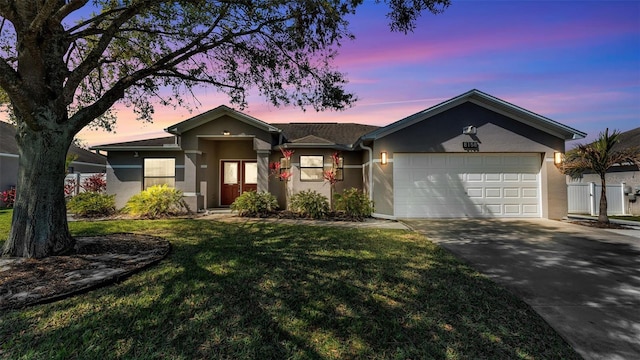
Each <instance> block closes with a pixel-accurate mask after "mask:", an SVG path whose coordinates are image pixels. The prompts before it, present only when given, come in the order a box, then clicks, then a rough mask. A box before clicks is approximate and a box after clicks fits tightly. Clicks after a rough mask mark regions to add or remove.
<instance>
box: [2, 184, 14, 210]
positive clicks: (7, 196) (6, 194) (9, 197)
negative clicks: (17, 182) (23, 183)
mask: <svg viewBox="0 0 640 360" xmlns="http://www.w3.org/2000/svg"><path fill="white" fill-rule="evenodd" d="M0 200H2V202H3V203H4V206H6V207H8V208H10V207H13V203H15V202H16V188H14V187H12V188H11V189H9V190H5V191H3V192H1V193H0Z"/></svg>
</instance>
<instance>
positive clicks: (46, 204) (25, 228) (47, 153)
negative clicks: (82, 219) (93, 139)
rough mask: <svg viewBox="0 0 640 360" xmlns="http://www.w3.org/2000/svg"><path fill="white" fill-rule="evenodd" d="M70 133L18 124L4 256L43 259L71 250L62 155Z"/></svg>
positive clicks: (64, 154) (66, 149) (72, 243)
mask: <svg viewBox="0 0 640 360" xmlns="http://www.w3.org/2000/svg"><path fill="white" fill-rule="evenodd" d="M72 138H73V135H69V134H68V133H65V132H64V131H62V130H60V129H40V130H37V131H34V130H33V129H30V128H28V127H27V126H25V125H22V126H18V128H17V134H16V140H17V143H18V150H19V155H20V158H19V167H18V182H17V185H16V187H17V194H16V200H15V204H14V209H13V219H12V223H11V232H10V233H9V239H8V241H7V242H6V244H5V247H4V250H3V255H4V256H17V257H29V258H43V257H47V256H52V255H61V254H65V253H69V252H70V251H71V250H73V247H74V245H75V240H74V239H73V238H72V237H71V234H70V233H69V227H68V224H67V209H66V204H65V199H64V178H65V168H64V167H65V158H66V154H67V151H68V149H69V145H70V144H71V140H72Z"/></svg>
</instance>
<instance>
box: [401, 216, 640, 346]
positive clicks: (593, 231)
mask: <svg viewBox="0 0 640 360" xmlns="http://www.w3.org/2000/svg"><path fill="white" fill-rule="evenodd" d="M404 222H405V223H406V224H407V225H408V226H409V227H411V228H413V229H414V230H416V231H419V232H421V233H423V234H424V235H426V236H427V237H428V238H429V239H430V240H432V241H434V242H436V243H437V244H439V245H441V246H442V247H444V248H445V249H447V250H449V251H451V252H452V253H453V254H455V255H456V256H458V257H459V258H461V259H462V260H464V261H466V262H467V263H468V264H469V265H471V266H473V267H474V268H476V269H477V270H479V271H480V272H482V273H484V274H485V275H487V276H488V277H490V278H492V279H494V280H495V281H496V282H498V283H500V284H502V285H503V286H505V287H506V288H508V289H510V290H511V291H512V292H513V293H514V294H516V295H517V296H519V297H520V298H522V299H523V300H524V301H526V302H527V303H528V304H529V305H530V306H532V307H533V309H534V310H535V311H536V312H538V314H540V315H541V316H542V317H543V318H544V319H545V320H546V321H547V322H548V323H549V324H550V325H551V326H552V327H553V328H554V329H555V330H556V331H557V332H558V333H560V334H561V335H562V336H563V337H564V338H565V339H566V340H567V341H568V342H569V343H570V344H571V345H572V346H573V347H574V348H575V349H576V351H578V353H580V354H581V355H582V356H583V357H584V358H585V359H640V230H625V231H621V232H620V231H619V232H616V231H610V230H603V229H597V228H592V227H586V226H582V225H576V224H571V223H566V222H560V221H552V220H544V219H532V220H502V219H499V220H497V219H491V220H483V219H473V220H470V219H460V220H458V219H456V220H404Z"/></svg>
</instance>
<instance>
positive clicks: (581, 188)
mask: <svg viewBox="0 0 640 360" xmlns="http://www.w3.org/2000/svg"><path fill="white" fill-rule="evenodd" d="M624 187H625V183H622V184H608V185H607V213H608V214H609V215H628V214H627V212H626V203H627V201H626V196H625V194H624ZM601 193H602V185H599V184H596V183H593V182H590V183H570V184H568V185H567V195H568V200H569V214H589V215H592V216H597V215H598V213H599V211H600V194H601Z"/></svg>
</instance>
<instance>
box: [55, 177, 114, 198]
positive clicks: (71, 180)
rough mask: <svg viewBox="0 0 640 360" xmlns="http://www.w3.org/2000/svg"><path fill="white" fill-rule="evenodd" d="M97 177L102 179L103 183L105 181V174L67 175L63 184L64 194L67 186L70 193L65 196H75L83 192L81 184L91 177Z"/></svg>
mask: <svg viewBox="0 0 640 360" xmlns="http://www.w3.org/2000/svg"><path fill="white" fill-rule="evenodd" d="M96 175H99V176H100V177H102V179H103V180H104V181H107V174H105V173H83V174H80V173H74V174H67V176H66V177H65V178H64V183H65V192H66V191H67V189H66V188H67V186H68V187H69V189H70V192H69V193H67V194H66V195H67V196H75V195H77V194H79V193H81V192H84V190H83V189H82V186H81V185H82V184H83V183H84V181H85V179H88V178H90V177H92V176H96Z"/></svg>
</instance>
